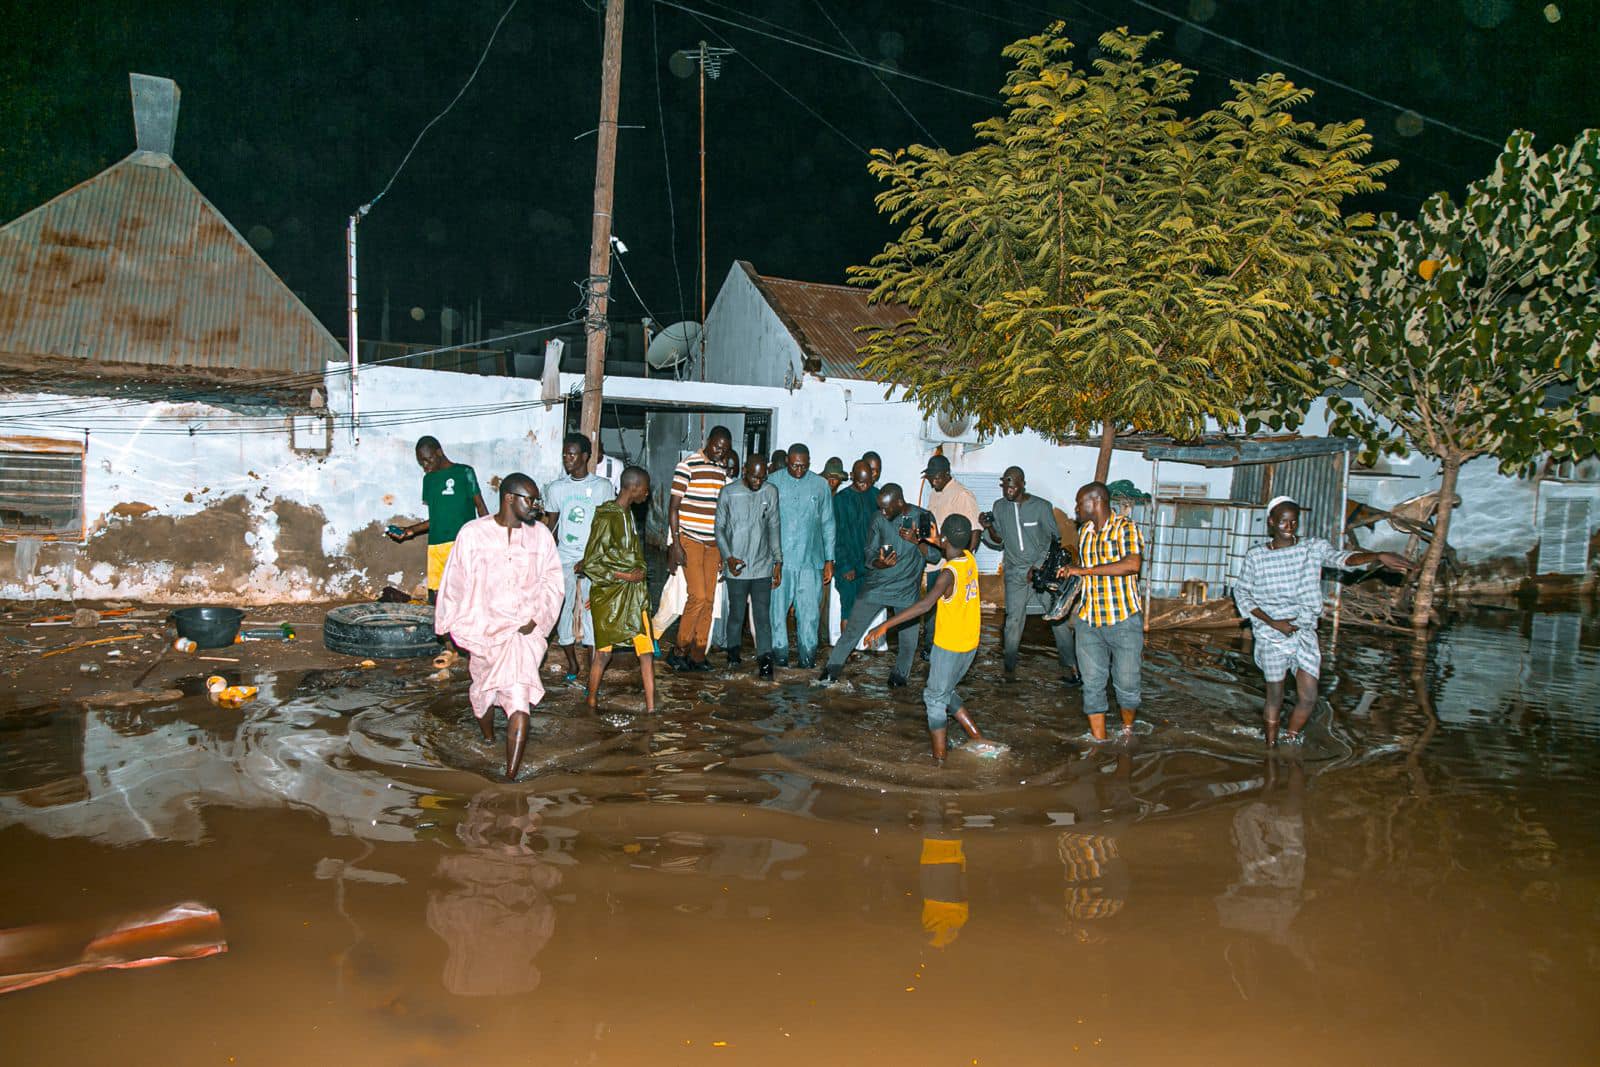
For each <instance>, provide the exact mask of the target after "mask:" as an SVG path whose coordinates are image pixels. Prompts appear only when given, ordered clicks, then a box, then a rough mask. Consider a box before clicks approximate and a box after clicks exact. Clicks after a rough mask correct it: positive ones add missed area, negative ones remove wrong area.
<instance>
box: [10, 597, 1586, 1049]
mask: <svg viewBox="0 0 1600 1067" xmlns="http://www.w3.org/2000/svg"><path fill="white" fill-rule="evenodd" d="M987 637H989V638H992V637H993V634H992V633H991V634H989V635H987ZM1029 637H1030V646H1029V647H1028V648H1027V649H1026V650H1025V655H1024V660H1023V669H1022V671H1021V677H1020V680H1019V681H1017V682H1015V683H1012V684H1010V685H1006V684H1001V683H998V682H997V681H995V678H996V677H997V676H998V674H999V663H998V652H997V651H996V650H995V649H993V648H992V647H991V646H990V645H986V646H985V649H984V651H983V653H982V654H981V655H980V658H979V660H978V663H977V665H976V666H975V667H974V669H973V674H972V675H971V676H970V678H969V681H970V683H971V684H969V685H968V686H967V687H966V692H967V695H968V697H969V703H970V705H971V706H972V707H973V709H974V710H975V713H976V716H977V718H978V720H979V722H980V724H981V725H982V726H983V727H984V728H985V729H986V731H988V732H989V733H991V734H992V735H993V736H994V737H996V738H997V739H999V740H1002V741H1005V742H1007V743H1008V744H1010V746H1011V751H1010V752H1009V753H1008V754H1007V755H1005V756H1003V757H1002V758H1000V759H996V760H990V759H980V758H977V757H976V756H973V755H971V754H970V753H966V752H962V751H959V750H958V751H956V752H954V753H952V756H951V758H950V760H949V762H948V764H947V765H946V766H945V767H944V768H943V769H939V768H936V767H934V766H933V765H932V763H931V762H930V761H929V759H928V757H927V756H926V745H927V741H926V733H925V730H924V725H923V721H922V710H921V704H920V699H919V690H918V688H917V685H918V684H919V683H920V678H919V679H917V680H915V681H914V683H913V686H912V687H910V688H909V689H900V690H890V689H888V688H886V686H885V684H884V680H885V677H886V675H887V671H888V660H887V659H886V658H868V659H865V660H862V659H860V658H858V659H857V660H853V661H852V664H851V667H850V668H849V673H848V674H847V676H846V677H847V681H846V682H845V683H844V684H842V685H840V686H836V687H834V688H832V689H827V690H822V689H817V688H814V687H812V686H811V685H809V684H807V683H808V679H809V677H810V674H809V672H807V673H802V672H799V671H789V672H784V674H783V675H782V676H781V677H780V678H779V679H778V681H777V682H776V683H775V684H768V685H764V684H760V683H758V682H757V681H756V679H755V678H754V677H753V665H752V664H751V663H750V662H749V660H748V659H747V661H746V665H745V668H744V671H743V672H738V673H732V674H730V673H727V672H718V673H713V674H705V675H696V676H689V677H684V676H677V677H668V678H666V679H664V681H663V683H662V692H663V699H662V701H661V704H662V709H663V711H662V714H661V715H660V716H659V717H657V718H654V719H646V718H645V717H643V716H642V715H636V714H634V711H635V710H636V707H637V704H638V701H639V693H638V689H637V684H636V682H635V681H632V680H630V677H629V675H627V674H619V673H618V668H613V672H612V674H613V677H611V678H608V688H609V690H610V691H609V692H608V694H607V697H608V699H607V700H606V701H605V703H606V704H607V705H608V706H607V707H605V708H603V709H602V710H603V712H604V713H605V714H604V715H602V716H600V717H593V716H590V715H587V714H585V713H584V710H583V708H582V707H581V705H580V704H579V702H578V699H577V695H576V694H575V693H572V692H570V691H560V692H557V693H555V694H553V695H552V697H551V698H550V699H549V700H548V701H547V703H546V706H545V710H544V712H542V713H541V714H540V715H538V716H536V718H535V725H534V731H533V734H532V737H531V740H530V745H529V756H528V762H527V765H526V767H525V769H524V772H523V775H522V780H520V781H518V782H517V783H515V784H506V783H504V782H501V781H498V780H497V779H498V777H499V776H498V774H497V773H496V772H495V767H496V765H497V764H498V762H499V760H500V758H501V757H500V746H499V745H498V744H497V745H495V746H487V747H486V746H484V745H483V744H482V742H481V741H479V740H477V739H476V737H475V735H476V730H475V727H473V725H472V724H471V722H470V721H469V716H468V713H467V711H466V710H465V703H466V702H465V679H464V677H461V678H458V679H457V680H456V681H453V682H451V683H449V684H447V685H444V686H442V687H441V686H440V685H438V684H436V683H429V682H426V681H424V680H423V679H422V678H421V672H411V673H401V674H397V673H395V672H392V671H388V670H379V671H376V672H366V673H360V672H338V671H318V672H310V673H305V672H299V673H280V674H276V675H265V676H262V677H258V678H252V679H246V681H250V682H253V683H255V684H258V685H260V687H261V695H260V698H259V699H258V700H257V701H256V702H255V703H253V704H250V705H248V706H246V707H245V708H243V709H241V710H238V711H233V712H227V711H223V710H220V709H218V708H215V707H213V706H212V705H211V704H210V703H208V702H207V701H206V699H205V698H204V696H203V695H201V694H200V692H199V689H198V687H197V686H196V685H194V684H189V685H188V686H187V688H188V690H189V691H191V692H193V693H194V694H195V695H191V696H186V697H184V698H183V699H181V700H178V701H175V702H173V703H170V704H168V705H166V706H159V707H153V708H150V707H147V708H141V709H110V710H93V711H88V712H85V711H83V710H82V709H81V708H79V709H78V710H72V709H69V708H59V709H58V708H55V707H53V706H51V705H49V704H48V703H45V702H42V699H41V698H39V697H37V696H31V695H28V694H26V693H22V694H16V695H14V696H13V697H11V698H10V704H9V706H8V708H7V710H6V712H5V714H4V715H3V716H0V855H3V856H4V857H5V860H4V868H3V869H4V871H5V877H4V878H3V879H0V927H13V928H15V927H23V926H31V925H33V924H51V923H62V922H77V921H82V920H85V919H95V918H98V917H104V916H116V915H121V914H125V913H130V912H138V911H142V910H148V909H153V908H162V907H167V906H170V905H173V904H177V903H180V902H184V901H196V902H199V903H202V904H205V905H209V906H210V907H213V908H215V909H217V911H218V912H219V913H220V914H221V918H222V924H223V928H224V931H225V934H226V938H227V942H228V951H227V952H226V953H225V954H223V955H218V956H212V957H210V958H206V959H198V960H188V961H182V962H174V963H171V964H168V965H165V966H158V967H152V968H148V969H141V970H124V971H105V972H101V973H95V974H89V975H85V976H80V977H75V978H70V979H66V980H63V981H58V982H54V983H51V984H48V985H43V986H39V987H37V988H32V989H27V990H23V991H20V992H15V993H11V994H9V995H6V996H3V997H0V1048H4V1050H5V1052H4V1057H3V1059H4V1062H6V1063H15V1064H30V1065H39V1064H100V1063H113V1062H114V1063H119V1064H129V1065H137V1064H233V1063H237V1064H283V1063H290V1062H299V1061H301V1060H302V1059H303V1058H304V1057H306V1056H307V1055H308V1054H309V1055H310V1056H312V1057H315V1058H314V1059H313V1060H312V1062H319V1061H326V1062H332V1063H347V1064H369V1063H371V1064H385V1065H391V1067H411V1065H416V1067H425V1065H446V1064H450V1065H454V1064H461V1063H475V1064H501V1063H518V1064H523V1063H538V1064H546V1063H549V1064H564V1063H576V1064H591V1063H593V1064H658V1063H717V1062H733V1061H735V1060H737V1061H741V1062H745V1063H761V1064H791V1063H792V1064H816V1063H848V1064H856V1063H860V1064H875V1063H894V1064H899V1063H907V1064H1057V1063H1070V1062H1080V1061H1081V1062H1085V1063H1093V1062H1101V1063H1117V1064H1128V1063H1135V1064H1142V1063H1152V1064H1154V1063H1173V1062H1179V1063H1217V1062H1223V1061H1226V1062H1229V1063H1235V1064H1251V1063H1268V1062H1283V1061H1285V1060H1287V1061H1289V1062H1294V1063H1296V1064H1322V1063H1386V1062H1387V1063H1450V1064H1478V1063H1502V1062H1516V1063H1522V1062H1536V1063H1587V1062H1594V1061H1595V1060H1596V1059H1597V1058H1600V1019H1597V1013H1596V1011H1595V1003H1596V996H1595V994H1596V987H1597V979H1600V922H1597V920H1600V833H1597V831H1600V746H1597V744H1596V741H1597V740H1600V710H1597V705H1600V699H1597V697H1600V621H1597V619H1596V618H1595V617H1594V616H1593V615H1591V614H1584V613H1580V612H1576V611H1573V612H1559V611H1551V612H1545V613H1539V614H1529V613H1526V612H1513V611H1496V610H1490V609H1477V610H1475V611H1473V612H1472V613H1470V614H1469V615H1468V616H1467V617H1465V618H1460V619H1458V620H1457V621H1456V622H1455V623H1454V624H1453V625H1452V626H1451V627H1450V628H1449V629H1447V630H1446V631H1445V632H1444V633H1442V634H1441V635H1440V636H1439V637H1438V638H1437V639H1436V640H1435V641H1434V642H1433V643H1432V645H1431V647H1429V648H1428V649H1427V650H1426V656H1425V657H1424V656H1420V655H1418V652H1417V649H1416V646H1414V645H1413V644H1412V643H1411V642H1410V641H1408V640H1403V639H1401V640H1397V639H1395V638H1392V637H1388V636H1383V635H1379V634H1375V633H1373V632H1370V631H1361V630H1355V629H1350V628H1345V629H1343V630H1342V631H1340V632H1339V633H1338V634H1337V637H1336V639H1335V638H1334V636H1333V635H1332V634H1331V632H1330V627H1329V626H1328V624H1327V623H1326V622H1325V623H1324V644H1325V646H1328V645H1331V646H1332V647H1331V649H1329V651H1328V657H1327V660H1326V665H1325V677H1324V679H1323V686H1322V696H1323V701H1322V704H1321V705H1320V707H1319V711H1318V716H1317V719H1316V720H1315V723H1316V724H1315V726H1314V727H1313V730H1312V731H1311V735H1310V737H1309V740H1308V741H1307V743H1306V744H1305V746H1304V747H1303V748H1300V749H1296V750H1290V751H1280V752H1279V753H1277V754H1275V755H1267V754H1266V753H1264V752H1263V750H1262V746H1261V742H1260V740H1259V736H1258V730H1259V717H1260V714H1259V706H1260V700H1261V688H1262V686H1261V681H1260V678H1259V676H1258V675H1257V674H1256V673H1255V670H1254V667H1253V665H1252V664H1251V662H1250V658H1249V654H1248V651H1246V650H1244V649H1241V648H1240V647H1239V644H1238V643H1237V641H1235V640H1233V639H1216V638H1209V639H1208V638H1205V637H1203V636H1199V635H1185V634H1176V635H1174V634H1169V635H1157V636H1153V637H1152V639H1151V642H1150V647H1149V650H1148V656H1147V661H1146V670H1145V676H1144V679H1145V686H1146V692H1147V696H1146V705H1145V711H1144V719H1143V721H1142V723H1141V728H1140V732H1139V733H1138V735H1137V736H1136V737H1135V739H1134V740H1133V741H1132V742H1131V743H1129V744H1126V745H1122V744H1112V745H1107V746H1098V747H1097V746H1094V745H1092V744H1090V743H1088V742H1087V741H1086V739H1085V738H1084V736H1083V719H1082V716H1081V713H1080V710H1079V708H1080V701H1079V697H1078V695H1077V694H1076V693H1075V692H1074V691H1071V690H1068V689H1065V688H1064V687H1062V686H1061V685H1060V683H1059V682H1058V680H1057V677H1056V672H1055V671H1054V670H1053V669H1051V668H1052V667H1053V657H1052V656H1051V655H1049V653H1048V651H1047V649H1046V639H1047V634H1046V633H1045V632H1043V631H1042V630H1041V631H1034V630H1030V632H1029ZM633 677H636V675H634V676H633ZM0 699H3V698H0Z"/></svg>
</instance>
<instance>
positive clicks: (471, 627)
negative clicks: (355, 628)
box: [433, 473, 562, 780]
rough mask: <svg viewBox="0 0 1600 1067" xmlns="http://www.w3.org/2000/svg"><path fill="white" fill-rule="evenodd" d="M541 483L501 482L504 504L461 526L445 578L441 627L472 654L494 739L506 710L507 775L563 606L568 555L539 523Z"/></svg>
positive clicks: (438, 614) (477, 708)
mask: <svg viewBox="0 0 1600 1067" xmlns="http://www.w3.org/2000/svg"><path fill="white" fill-rule="evenodd" d="M540 511H541V508H540V503H539V487H538V486H537V485H535V484H534V482H533V479H532V478H529V477H528V476H527V475H526V474H521V473H518V474H508V475H506V476H505V478H504V479H502V480H501V482H500V509H499V510H498V511H496V512H495V513H494V514H493V515H485V516H483V517H482V518H478V519H473V520H472V521H471V522H469V523H467V524H466V525H465V526H463V527H461V529H460V531H458V532H457V534H456V538H455V547H454V548H453V549H452V550H451V553H450V559H449V561H448V562H447V563H446V564H445V568H444V576H443V580H442V581H441V582H440V583H439V601H438V606H437V607H436V608H435V609H434V615H433V628H434V630H435V631H436V632H438V633H439V634H441V635H444V634H448V635H449V636H450V638H451V639H452V640H453V641H454V642H455V643H456V644H457V645H458V646H459V647H461V648H463V649H465V650H466V651H467V652H469V653H471V655H472V659H471V661H470V670H471V675H472V685H471V687H470V688H469V689H468V691H467V698H468V700H469V701H470V703H471V705H472V714H473V715H474V716H476V717H477V720H478V727H479V729H481V730H482V731H483V737H484V740H486V741H493V740H494V710H495V709H496V708H499V709H500V710H501V711H502V712H503V713H504V714H505V716H506V778H507V779H508V780H511V779H515V778H516V776H517V769H518V768H519V767H520V766H521V765H522V750H523V748H524V746H525V745H526V744H527V740H528V720H529V718H530V716H531V715H532V713H533V709H534V708H535V707H537V706H538V704H539V701H541V700H543V699H544V684H543V683H542V682H541V681H540V679H539V668H540V667H541V666H542V665H543V663H544V655H545V652H546V650H547V648H548V645H547V643H546V642H547V640H548V637H549V633H550V630H551V628H552V627H554V626H555V624H556V616H557V615H558V614H559V613H560V611H561V597H562V588H561V586H562V583H561V557H560V555H559V554H558V553H557V552H556V543H555V538H554V537H552V536H551V534H550V531H549V530H548V529H546V528H545V526H544V524H543V523H541V522H539V521H538V519H539V514H540Z"/></svg>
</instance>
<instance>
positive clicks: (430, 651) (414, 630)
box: [322, 604, 443, 659]
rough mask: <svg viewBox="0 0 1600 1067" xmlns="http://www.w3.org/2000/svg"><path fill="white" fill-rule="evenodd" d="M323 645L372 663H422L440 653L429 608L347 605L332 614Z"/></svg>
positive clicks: (440, 641) (324, 626)
mask: <svg viewBox="0 0 1600 1067" xmlns="http://www.w3.org/2000/svg"><path fill="white" fill-rule="evenodd" d="M322 643H323V645H324V646H325V647H326V648H327V649H328V651H329V652H338V653H341V654H343V655H346V656H362V657H365V658H368V659H419V658H421V657H423V656H434V655H437V654H438V652H439V646H440V645H441V644H443V639H442V638H440V637H439V635H438V634H436V633H434V632H433V608H432V607H431V606H430V605H427V604H345V605H344V606H343V607H337V608H334V609H333V610H332V611H330V612H328V614H327V617H326V618H325V619H324V620H323V623H322Z"/></svg>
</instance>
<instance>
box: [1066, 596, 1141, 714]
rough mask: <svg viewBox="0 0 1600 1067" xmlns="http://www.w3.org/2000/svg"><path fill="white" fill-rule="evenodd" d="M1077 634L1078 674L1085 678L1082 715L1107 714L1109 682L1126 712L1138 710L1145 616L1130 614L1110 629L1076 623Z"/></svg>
mask: <svg viewBox="0 0 1600 1067" xmlns="http://www.w3.org/2000/svg"><path fill="white" fill-rule="evenodd" d="M1074 625H1075V626H1076V627H1077V631H1078V635H1077V636H1078V673H1079V674H1081V675H1083V713H1084V714H1085V715H1104V714H1105V713H1106V707H1107V702H1106V681H1107V680H1108V679H1109V680H1110V682H1111V685H1112V688H1114V689H1115V690H1116V691H1117V705H1118V706H1119V707H1121V708H1122V709H1123V710H1124V711H1137V710H1138V708H1139V668H1140V666H1141V665H1142V663H1143V661H1144V615H1143V614H1138V613H1136V614H1133V615H1129V616H1128V617H1127V618H1126V619H1123V620H1122V621H1121V622H1114V623H1112V624H1111V625H1110V626H1091V625H1089V623H1088V621H1087V620H1084V619H1078V620H1076V622H1075V623H1074Z"/></svg>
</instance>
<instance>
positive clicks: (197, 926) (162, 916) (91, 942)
mask: <svg viewBox="0 0 1600 1067" xmlns="http://www.w3.org/2000/svg"><path fill="white" fill-rule="evenodd" d="M226 951H228V942H227V941H226V940H225V939H224V938H223V936H222V917H221V916H220V915H218V914H217V912H216V910H215V909H214V908H208V907H206V906H205V905H204V904H197V903H194V902H192V901H191V902H187V903H183V904H175V905H173V906H172V907H169V908H162V909H157V910H154V911H139V912H132V913H130V914H127V915H121V916H117V917H115V918H112V919H108V920H98V921H96V920H79V921H74V922H63V923H41V924H38V925H35V926H21V927H16V928H14V929H10V930H0V993H13V992H16V991H17V990H19V989H28V988H31V987H33V986H36V985H43V984H45V983H46V982H54V981H56V980H57V979H61V978H72V977H75V976H76V975H80V974H88V973H90V972H92V971H105V970H125V969H128V968H132V967H154V966H156V965H158V964H162V963H171V962H173V961H174V960H193V959H202V958H204V957H206V956H215V955H218V954H220V953H223V952H226Z"/></svg>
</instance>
